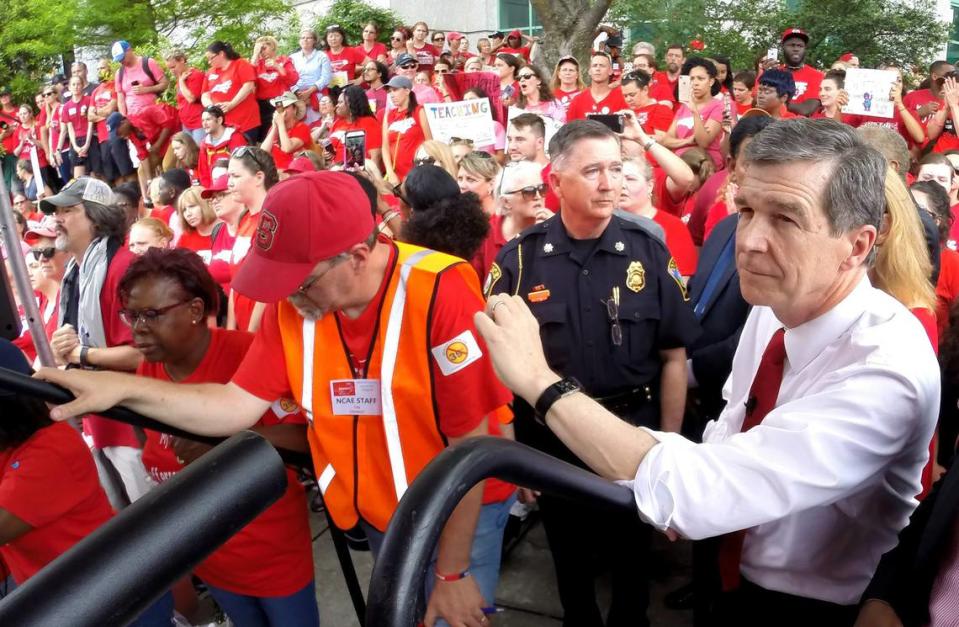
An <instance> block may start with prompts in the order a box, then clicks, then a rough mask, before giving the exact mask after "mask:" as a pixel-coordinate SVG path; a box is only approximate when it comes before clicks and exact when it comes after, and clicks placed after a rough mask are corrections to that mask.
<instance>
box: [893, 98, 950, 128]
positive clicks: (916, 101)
mask: <svg viewBox="0 0 959 627" xmlns="http://www.w3.org/2000/svg"><path fill="white" fill-rule="evenodd" d="M930 102H937V103H939V108H940V109H942V108H943V107H945V106H946V101H945V100H942V99H940V98H936V97H935V96H933V95H932V91H930V90H928V89H916V90H913V91H911V92H909V93H908V94H906V95H905V96H903V97H902V104H903V106H905V107H906V108H907V109H909V110H910V111H912V112H913V113H915V114H916V117H917V118H918V116H919V109H920V108H921V107H922V106H923V105H924V104H927V103H930ZM933 115H935V114H934V113H930V114H929V115H927V116H926V117H924V118H919V121H920V122H922V124H923V126H925V125H926V124H928V123H929V120H931V119H932V116H933Z"/></svg>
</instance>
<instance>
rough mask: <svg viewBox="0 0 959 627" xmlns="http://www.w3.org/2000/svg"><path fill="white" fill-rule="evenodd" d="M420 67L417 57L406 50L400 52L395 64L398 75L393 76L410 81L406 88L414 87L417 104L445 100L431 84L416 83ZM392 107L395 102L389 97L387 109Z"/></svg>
mask: <svg viewBox="0 0 959 627" xmlns="http://www.w3.org/2000/svg"><path fill="white" fill-rule="evenodd" d="M419 67H420V66H419V62H417V60H416V57H414V56H413V55H411V54H410V53H408V52H404V53H402V54H399V55H397V56H396V63H395V64H394V65H393V68H394V71H395V72H396V75H395V76H393V78H405V79H406V80H408V81H409V82H410V84H409V85H408V86H406V87H405V89H412V90H413V93H414V94H416V104H426V103H428V102H443V99H442V98H441V97H440V95H439V94H438V93H436V90H435V89H433V88H432V87H431V86H429V85H417V84H416V72H417V71H418V70H419ZM391 82H392V79H391ZM386 86H387V87H389V86H390V85H389V83H387V85H386ZM394 87H396V85H394ZM392 108H393V102H392V101H391V100H390V99H389V98H387V99H386V109H387V110H390V109H392Z"/></svg>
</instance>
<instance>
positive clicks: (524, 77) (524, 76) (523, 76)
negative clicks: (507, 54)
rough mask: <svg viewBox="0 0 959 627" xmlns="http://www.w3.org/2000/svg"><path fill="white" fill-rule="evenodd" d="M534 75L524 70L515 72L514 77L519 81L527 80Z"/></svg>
mask: <svg viewBox="0 0 959 627" xmlns="http://www.w3.org/2000/svg"><path fill="white" fill-rule="evenodd" d="M535 77H536V75H535V74H533V73H532V72H524V73H523V74H517V75H516V78H517V79H518V80H521V81H528V80H529V79H531V78H535Z"/></svg>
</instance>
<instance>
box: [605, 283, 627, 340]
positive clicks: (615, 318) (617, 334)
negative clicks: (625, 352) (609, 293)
mask: <svg viewBox="0 0 959 627" xmlns="http://www.w3.org/2000/svg"><path fill="white" fill-rule="evenodd" d="M617 295H618V294H616V293H615V292H614V297H613V298H610V299H609V300H607V301H605V304H606V315H607V316H608V317H609V339H610V341H611V342H612V343H613V346H622V345H623V327H622V326H620V324H619V303H618V302H616V301H617V300H618V298H616V296H617Z"/></svg>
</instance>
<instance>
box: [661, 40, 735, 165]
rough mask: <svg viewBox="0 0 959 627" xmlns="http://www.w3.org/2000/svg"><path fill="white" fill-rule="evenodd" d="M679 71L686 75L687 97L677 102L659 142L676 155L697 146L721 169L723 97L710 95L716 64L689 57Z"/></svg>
mask: <svg viewBox="0 0 959 627" xmlns="http://www.w3.org/2000/svg"><path fill="white" fill-rule="evenodd" d="M680 73H681V75H683V76H689V79H690V81H689V83H690V86H689V101H688V102H681V103H679V108H678V109H677V110H676V115H675V116H673V123H672V125H671V126H670V127H669V130H668V131H666V135H665V136H664V137H663V138H662V139H661V140H660V143H661V144H663V145H664V146H666V147H667V148H669V149H670V150H672V151H674V152H675V153H676V154H677V155H680V156H681V155H682V154H683V153H684V152H685V151H687V150H690V149H691V148H694V147H699V148H701V149H703V150H705V151H706V152H707V153H708V154H709V156H710V157H711V158H712V160H713V163H714V164H715V165H716V169H721V168H722V167H723V157H722V153H721V151H720V146H719V144H720V142H721V140H722V135H723V134H722V130H723V127H722V122H723V101H722V100H716V99H714V98H713V96H715V95H716V94H718V93H719V83H718V82H717V81H716V66H715V65H713V64H712V62H711V61H707V60H706V59H703V58H702V57H691V58H689V59H686V63H684V64H683V69H682V70H681V72H680Z"/></svg>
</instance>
